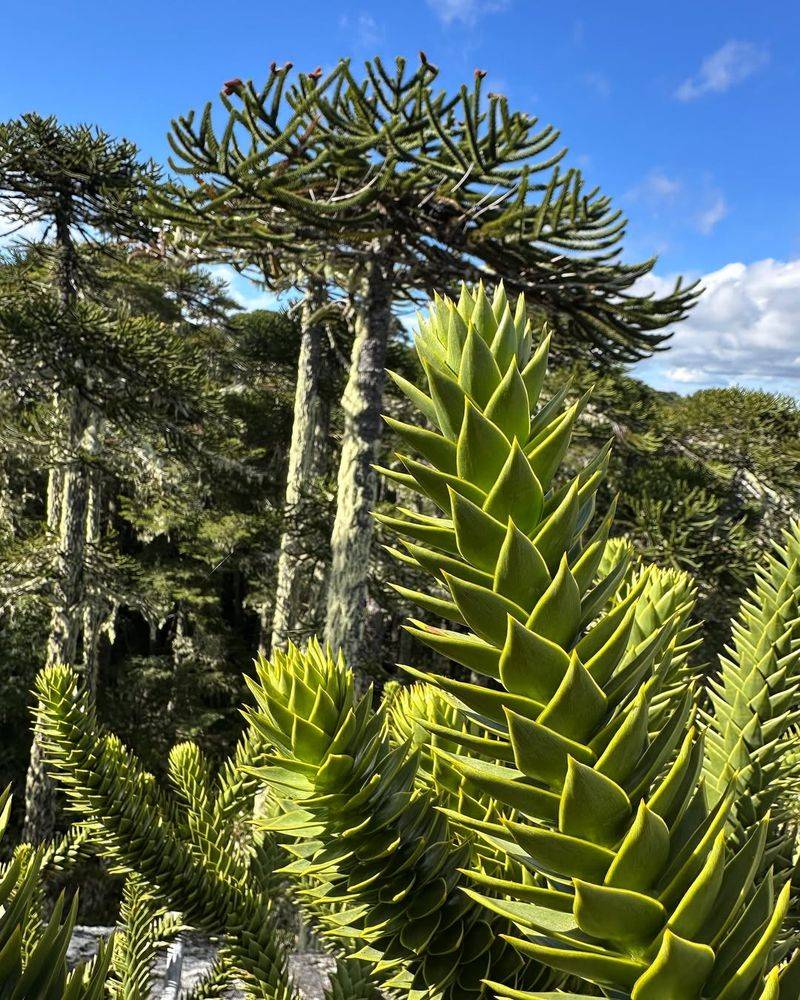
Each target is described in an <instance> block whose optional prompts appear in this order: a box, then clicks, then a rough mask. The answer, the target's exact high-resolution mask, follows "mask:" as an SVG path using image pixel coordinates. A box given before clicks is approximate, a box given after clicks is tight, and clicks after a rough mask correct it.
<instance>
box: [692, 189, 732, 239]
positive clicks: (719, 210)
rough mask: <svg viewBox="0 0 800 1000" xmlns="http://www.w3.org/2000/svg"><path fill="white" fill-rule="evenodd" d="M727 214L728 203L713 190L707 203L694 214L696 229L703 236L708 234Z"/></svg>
mask: <svg viewBox="0 0 800 1000" xmlns="http://www.w3.org/2000/svg"><path fill="white" fill-rule="evenodd" d="M727 214H728V203H727V202H726V201H725V198H724V197H723V196H722V195H721V194H720V193H719V192H715V193H714V194H713V195H712V200H711V201H710V202H709V204H708V205H707V206H706V207H705V208H703V209H701V210H700V211H699V212H698V213H697V215H696V216H695V224H696V226H697V231H698V232H699V233H701V234H702V235H703V236H709V235H710V234H711V233H712V232H713V231H714V229H715V228H716V227H717V224H718V223H720V222H722V220H723V219H724V218H725V216H726V215H727Z"/></svg>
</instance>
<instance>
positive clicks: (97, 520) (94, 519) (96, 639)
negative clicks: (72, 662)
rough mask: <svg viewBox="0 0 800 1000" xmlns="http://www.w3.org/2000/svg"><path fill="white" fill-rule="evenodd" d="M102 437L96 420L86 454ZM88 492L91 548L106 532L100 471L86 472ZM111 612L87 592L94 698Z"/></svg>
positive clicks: (87, 652) (86, 670) (88, 670)
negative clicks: (104, 627) (102, 638)
mask: <svg viewBox="0 0 800 1000" xmlns="http://www.w3.org/2000/svg"><path fill="white" fill-rule="evenodd" d="M99 434H100V428H99V426H98V421H97V418H96V417H94V418H93V419H92V420H91V421H90V424H89V428H88V431H87V435H86V437H87V451H89V452H90V453H91V454H95V455H96V454H97V452H98V451H99V447H100V445H99ZM87 490H88V492H87V499H86V546H87V548H90V549H91V548H92V547H94V548H97V547H98V546H99V544H100V538H101V535H102V530H103V483H102V476H101V474H100V471H99V470H98V469H96V468H93V469H90V470H88V471H87ZM109 612H110V605H109V602H108V601H107V600H105V599H104V597H103V595H102V594H100V593H98V592H97V590H96V588H95V589H94V590H93V592H91V593H88V592H87V593H86V595H85V605H84V611H83V681H84V684H85V685H86V690H87V691H89V693H90V694H91V696H92V698H94V697H95V695H96V694H97V677H98V673H99V659H100V638H101V633H102V629H103V625H104V624H105V622H106V621H107V619H108V616H109Z"/></svg>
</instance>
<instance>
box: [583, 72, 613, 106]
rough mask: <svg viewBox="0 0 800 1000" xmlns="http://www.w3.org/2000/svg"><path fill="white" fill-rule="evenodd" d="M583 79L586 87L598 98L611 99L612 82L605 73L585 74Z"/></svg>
mask: <svg viewBox="0 0 800 1000" xmlns="http://www.w3.org/2000/svg"><path fill="white" fill-rule="evenodd" d="M583 79H584V82H585V83H586V86H587V87H588V88H589V89H590V90H592V91H594V93H595V94H596V95H597V96H598V97H602V98H603V100H607V99H608V98H609V97H611V81H610V80H609V79H608V77H607V76H606V75H605V73H595V72H591V73H585V74H584V77H583Z"/></svg>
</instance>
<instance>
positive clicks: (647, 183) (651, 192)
mask: <svg viewBox="0 0 800 1000" xmlns="http://www.w3.org/2000/svg"><path fill="white" fill-rule="evenodd" d="M682 190H683V182H682V181H680V180H679V179H678V178H677V177H670V176H669V175H668V174H666V173H664V171H663V170H659V169H655V170H651V171H650V173H649V174H648V175H647V176H646V177H645V178H644V179H643V180H641V181H640V182H639V183H638V184H637V185H636V186H635V187H632V188H631V189H630V190H629V191H627V192H626V193H625V194H624V195H623V201H641V202H645V203H646V204H648V205H649V206H650V207H654V206H660V205H661V204H662V203H663V202H665V201H672V200H674V199H675V197H676V196H677V195H678V194H680V193H681V191H682Z"/></svg>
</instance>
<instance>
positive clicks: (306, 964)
mask: <svg viewBox="0 0 800 1000" xmlns="http://www.w3.org/2000/svg"><path fill="white" fill-rule="evenodd" d="M112 930H113V928H112V927H76V928H75V931H74V933H73V935H72V941H71V943H70V947H69V955H68V958H69V962H70V964H71V965H75V964H77V963H78V962H85V961H86V960H87V959H90V958H91V957H92V956H93V955H94V954H95V952H96V951H97V945H98V942H99V941H100V939H101V938H107V937H108V935H109V934H110V933H111V932H112ZM214 954H215V948H214V945H212V944H211V942H210V941H208V940H206V939H205V938H203V937H202V936H201V935H198V934H187V935H185V937H184V945H183V971H182V975H181V988H182V989H183V990H188V989H189V988H190V987H192V986H194V985H195V984H196V983H197V982H198V981H199V980H200V979H201V978H202V976H203V974H204V973H205V972H206V971H207V970H208V968H209V967H210V966H211V963H212V962H213V961H214ZM333 964H334V963H333V961H332V959H330V958H329V957H328V956H327V955H319V954H312V953H309V952H296V953H295V954H294V955H292V956H291V958H290V966H291V972H292V977H293V978H294V981H295V984H296V985H297V988H298V989H299V991H300V994H301V996H302V997H303V998H304V1000H322V998H323V995H324V991H325V987H326V985H327V983H328V976H329V975H330V971H331V969H332V968H333ZM165 968H166V952H163V951H162V952H161V954H160V955H159V959H158V962H157V964H156V968H155V975H154V983H155V984H156V988H155V990H154V996H153V1000H159V998H160V997H161V996H162V993H163V983H164V973H165ZM230 996H231V1000H234V998H239V997H242V996H244V994H243V993H240V992H239V991H238V990H237V991H233V992H231V994H230Z"/></svg>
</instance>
